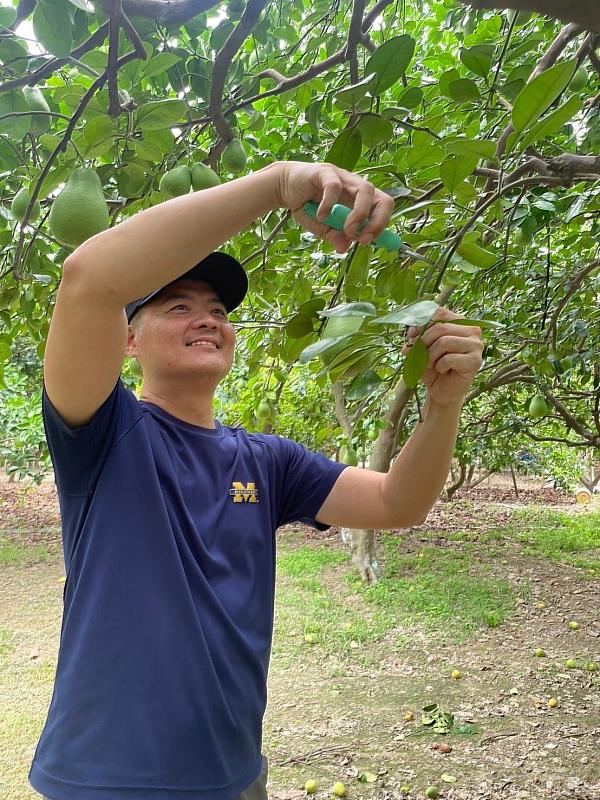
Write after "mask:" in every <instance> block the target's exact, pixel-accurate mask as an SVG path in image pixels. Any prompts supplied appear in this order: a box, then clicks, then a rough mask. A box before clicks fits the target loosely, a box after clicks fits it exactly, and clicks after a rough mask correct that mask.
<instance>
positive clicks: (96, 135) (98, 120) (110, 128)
mask: <svg viewBox="0 0 600 800" xmlns="http://www.w3.org/2000/svg"><path fill="white" fill-rule="evenodd" d="M114 133H115V126H114V122H113V118H112V117H109V116H104V117H94V118H93V119H90V120H89V121H88V122H86V123H85V126H84V129H83V136H84V138H85V140H86V142H87V143H88V144H89V145H96V144H100V143H101V142H104V141H105V140H106V139H112V138H113V136H114Z"/></svg>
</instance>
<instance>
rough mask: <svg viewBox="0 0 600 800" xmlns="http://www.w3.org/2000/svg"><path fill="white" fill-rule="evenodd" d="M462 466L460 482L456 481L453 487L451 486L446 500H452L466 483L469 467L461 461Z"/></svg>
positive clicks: (447, 490)
mask: <svg viewBox="0 0 600 800" xmlns="http://www.w3.org/2000/svg"><path fill="white" fill-rule="evenodd" d="M458 463H459V466H460V474H459V476H458V480H456V481H455V482H454V483H453V484H452V486H449V487H448V489H446V500H452V497H453V496H454V495H455V493H456V492H458V490H459V489H460V487H461V486H462V485H463V483H464V482H465V478H466V477H467V465H466V464H465V463H464V462H463V461H459V462H458Z"/></svg>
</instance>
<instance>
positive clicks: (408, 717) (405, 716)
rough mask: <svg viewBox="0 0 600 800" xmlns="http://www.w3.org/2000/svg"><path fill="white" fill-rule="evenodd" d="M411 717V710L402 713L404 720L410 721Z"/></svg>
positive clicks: (412, 716)
mask: <svg viewBox="0 0 600 800" xmlns="http://www.w3.org/2000/svg"><path fill="white" fill-rule="evenodd" d="M413 719H414V715H413V713H412V711H407V712H406V714H405V715H404V721H405V722H412V721H413Z"/></svg>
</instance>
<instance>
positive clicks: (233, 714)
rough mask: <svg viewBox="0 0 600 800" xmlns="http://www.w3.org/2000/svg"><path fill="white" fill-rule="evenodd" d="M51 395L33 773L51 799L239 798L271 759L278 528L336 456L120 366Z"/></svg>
mask: <svg viewBox="0 0 600 800" xmlns="http://www.w3.org/2000/svg"><path fill="white" fill-rule="evenodd" d="M42 410H43V419H44V427H45V431H46V438H47V441H48V447H49V450H50V454H51V458H52V463H53V465H54V472H55V480H56V485H57V490H58V499H59V504H60V513H61V520H62V535H63V548H64V559H65V567H66V576H67V577H66V583H65V587H64V611H63V619H62V626H61V636H60V647H59V653H58V665H57V670H56V678H55V684H54V691H53V695H52V700H51V703H50V707H49V711H48V718H47V720H46V724H45V726H44V729H43V731H42V734H41V737H40V740H39V742H38V745H37V748H36V751H35V756H34V759H33V763H32V766H31V770H30V773H29V781H30V783H31V785H32V786H33V788H34V789H36V790H37V791H38V792H40V793H41V794H43V795H45V796H46V797H48V798H50V800H175V798H181V800H188V798H189V800H208V799H209V798H210V800H233V798H235V797H236V796H237V795H238V794H239V793H240V792H242V791H243V790H244V789H245V788H246V787H247V786H249V785H250V784H251V783H252V782H253V781H254V780H255V779H256V778H257V777H258V775H259V773H260V770H261V745H262V721H263V716H264V712H265V707H266V702H267V672H268V667H269V659H270V654H271V642H272V632H273V610H274V609H273V607H274V594H275V532H276V529H277V528H278V527H279V526H280V525H284V524H286V523H288V522H294V521H302V522H306V523H308V524H309V525H312V526H313V527H317V528H319V529H321V530H326V529H327V527H328V526H327V525H321V524H319V523H317V522H316V521H315V519H314V517H315V514H317V512H318V511H319V509H320V507H321V506H322V504H323V502H324V501H325V499H326V498H327V495H328V494H329V492H330V491H331V489H332V487H333V485H334V483H335V481H336V480H337V478H338V476H339V475H340V473H341V472H342V470H343V469H344V468H345V465H344V464H338V463H335V462H332V461H330V460H329V459H327V458H325V457H324V456H322V455H319V454H316V453H312V452H310V451H309V450H307V449H306V448H304V447H302V446H301V445H299V444H296V443H295V442H292V441H291V440H289V439H285V438H282V437H279V436H268V435H263V434H254V433H247V432H246V431H244V430H243V429H241V428H234V427H227V426H224V425H221V424H220V423H218V422H217V423H216V424H217V427H216V428H215V429H209V428H201V427H198V426H196V425H192V424H190V423H187V422H184V421H182V420H180V419H177V418H176V417H174V416H172V415H171V414H168V413H167V412H166V411H164V410H163V409H161V408H159V407H158V406H156V405H154V404H152V403H146V402H143V401H139V400H138V399H137V398H136V396H135V395H134V394H133V392H131V391H130V390H128V389H126V388H125V386H124V384H123V382H122V380H121V378H119V380H118V381H117V384H116V386H115V388H114V389H113V391H112V393H111V394H110V396H109V397H108V398H107V400H106V401H105V402H104V403H103V405H102V406H101V407H100V408H99V409H98V411H97V412H96V414H95V415H94V418H93V419H92V420H91V421H90V422H89V423H88V424H87V425H85V426H83V427H81V428H76V429H72V428H70V427H69V426H68V425H67V424H66V423H65V422H64V420H62V418H61V417H60V416H59V414H58V413H57V411H56V410H55V409H54V408H53V406H52V404H51V403H50V401H49V399H48V397H47V395H46V391H45V388H44V391H43V394H42Z"/></svg>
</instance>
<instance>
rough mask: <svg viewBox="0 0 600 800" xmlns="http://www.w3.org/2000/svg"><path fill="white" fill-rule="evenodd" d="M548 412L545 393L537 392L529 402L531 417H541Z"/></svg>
mask: <svg viewBox="0 0 600 800" xmlns="http://www.w3.org/2000/svg"><path fill="white" fill-rule="evenodd" d="M547 413H548V406H547V405H546V398H545V397H544V395H543V394H536V395H534V396H533V397H532V398H531V402H530V403H529V416H530V418H531V419H539V418H540V417H543V416H544V415H545V414H547Z"/></svg>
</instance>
